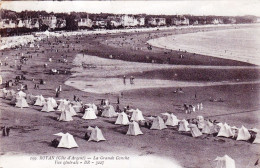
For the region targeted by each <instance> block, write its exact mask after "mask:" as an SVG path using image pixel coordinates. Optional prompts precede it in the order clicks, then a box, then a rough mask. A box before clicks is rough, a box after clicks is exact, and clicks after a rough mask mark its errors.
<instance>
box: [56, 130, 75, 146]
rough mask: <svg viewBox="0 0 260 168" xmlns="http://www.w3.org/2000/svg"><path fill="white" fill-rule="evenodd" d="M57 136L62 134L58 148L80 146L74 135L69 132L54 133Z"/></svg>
mask: <svg viewBox="0 0 260 168" xmlns="http://www.w3.org/2000/svg"><path fill="white" fill-rule="evenodd" d="M54 135H56V136H61V140H60V142H59V145H58V148H68V149H70V148H77V147H79V146H78V144H77V143H76V141H75V139H74V137H73V136H72V135H71V134H69V133H66V134H64V133H57V134H54Z"/></svg>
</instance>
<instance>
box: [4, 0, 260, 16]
mask: <svg viewBox="0 0 260 168" xmlns="http://www.w3.org/2000/svg"><path fill="white" fill-rule="evenodd" d="M1 8H3V9H10V10H14V11H18V12H20V11H23V10H45V11H47V12H72V11H75V12H88V13H101V12H102V13H115V14H141V13H145V14H156V15H160V14H166V15H176V14H191V15H217V16H238V15H240V16H241V15H255V16H260V0H218V1H215V0H190V1H186V0H183V1H181V0H177V1H176V0H175V1H158V0H157V1H4V2H2V3H1Z"/></svg>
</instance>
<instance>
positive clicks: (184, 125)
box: [178, 119, 190, 132]
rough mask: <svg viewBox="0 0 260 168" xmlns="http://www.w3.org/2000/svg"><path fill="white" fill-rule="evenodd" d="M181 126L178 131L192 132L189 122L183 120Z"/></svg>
mask: <svg viewBox="0 0 260 168" xmlns="http://www.w3.org/2000/svg"><path fill="white" fill-rule="evenodd" d="M179 124H180V125H179V129H178V131H185V132H187V131H190V128H189V127H188V125H189V123H188V121H187V120H185V119H183V120H181V121H180V122H179Z"/></svg>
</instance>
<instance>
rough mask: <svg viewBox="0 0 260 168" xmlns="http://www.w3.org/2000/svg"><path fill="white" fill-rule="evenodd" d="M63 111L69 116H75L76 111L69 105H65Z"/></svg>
mask: <svg viewBox="0 0 260 168" xmlns="http://www.w3.org/2000/svg"><path fill="white" fill-rule="evenodd" d="M65 111H67V112H68V113H69V114H70V115H71V116H75V115H77V113H76V111H75V110H74V108H73V107H72V106H71V105H70V104H66V105H65Z"/></svg>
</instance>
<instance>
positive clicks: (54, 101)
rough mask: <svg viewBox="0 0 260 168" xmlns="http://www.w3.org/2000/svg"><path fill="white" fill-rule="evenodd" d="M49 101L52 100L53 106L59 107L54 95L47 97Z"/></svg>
mask: <svg viewBox="0 0 260 168" xmlns="http://www.w3.org/2000/svg"><path fill="white" fill-rule="evenodd" d="M47 101H50V103H51V105H52V107H53V108H56V107H58V104H57V102H56V100H55V99H54V98H53V97H49V98H47Z"/></svg>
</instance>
